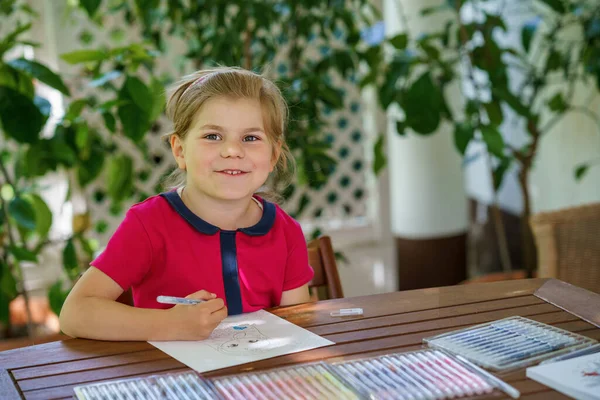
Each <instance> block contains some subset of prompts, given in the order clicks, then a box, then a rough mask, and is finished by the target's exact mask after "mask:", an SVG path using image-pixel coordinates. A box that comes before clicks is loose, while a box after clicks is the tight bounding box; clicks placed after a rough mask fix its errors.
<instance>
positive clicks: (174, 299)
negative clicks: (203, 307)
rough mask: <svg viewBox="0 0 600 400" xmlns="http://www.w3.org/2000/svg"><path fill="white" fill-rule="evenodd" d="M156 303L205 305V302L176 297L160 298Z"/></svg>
mask: <svg viewBox="0 0 600 400" xmlns="http://www.w3.org/2000/svg"><path fill="white" fill-rule="evenodd" d="M156 301H157V302H159V303H162V304H187V305H194V304H199V303H203V302H204V300H198V299H186V298H185V297H175V296H158V297H157V298H156Z"/></svg>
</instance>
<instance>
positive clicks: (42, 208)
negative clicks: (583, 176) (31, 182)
mask: <svg viewBox="0 0 600 400" xmlns="http://www.w3.org/2000/svg"><path fill="white" fill-rule="evenodd" d="M26 199H27V200H29V201H30V202H31V204H32V205H33V209H34V211H35V227H36V232H37V234H38V236H39V237H40V238H46V237H47V236H48V232H50V227H51V226H52V211H50V208H49V207H48V205H47V204H46V202H45V201H44V200H43V199H42V198H41V197H40V196H39V195H37V194H35V193H29V194H27V195H26Z"/></svg>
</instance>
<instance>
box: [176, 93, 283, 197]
mask: <svg viewBox="0 0 600 400" xmlns="http://www.w3.org/2000/svg"><path fill="white" fill-rule="evenodd" d="M171 148H172V151H173V155H174V156H175V159H176V161H177V165H178V166H179V168H182V169H185V170H186V171H187V185H188V186H193V187H194V189H195V190H196V191H199V192H202V193H204V194H205V195H207V196H209V197H212V198H214V199H219V200H241V199H245V198H249V197H250V196H252V194H254V193H255V192H256V190H257V189H258V188H260V187H261V186H262V185H263V184H264V183H265V181H266V180H267V178H268V176H269V173H270V172H271V171H273V168H274V166H275V164H276V162H277V159H278V157H279V153H280V146H279V145H277V144H274V143H271V141H270V140H269V138H268V136H267V133H266V132H265V127H264V123H263V114H262V107H261V104H260V101H259V100H256V99H244V98H241V99H231V98H228V97H217V98H214V99H211V100H208V101H207V102H205V103H204V104H203V106H202V107H201V109H200V110H199V112H198V114H197V115H196V117H195V119H194V121H193V122H192V125H191V126H190V128H189V131H188V133H187V136H186V137H185V139H184V140H183V141H182V140H180V139H179V137H177V136H176V135H173V136H172V137H171Z"/></svg>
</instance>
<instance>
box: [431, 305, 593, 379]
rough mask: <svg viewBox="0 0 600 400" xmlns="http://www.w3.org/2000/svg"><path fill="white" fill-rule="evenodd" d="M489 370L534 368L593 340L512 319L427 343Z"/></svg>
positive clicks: (469, 329) (523, 320)
mask: <svg viewBox="0 0 600 400" xmlns="http://www.w3.org/2000/svg"><path fill="white" fill-rule="evenodd" d="M425 341H426V342H427V343H428V345H430V346H432V347H438V348H442V349H445V350H447V351H450V352H452V353H455V354H461V355H463V356H464V357H466V358H468V359H470V360H472V361H474V362H475V363H477V364H479V365H481V366H484V367H486V368H490V369H494V370H498V371H501V370H507V369H512V368H517V367H521V366H525V365H528V364H531V363H533V362H535V361H537V360H539V359H541V358H545V357H548V356H550V355H551V354H555V353H556V352H559V351H561V350H566V349H568V348H573V349H574V348H576V347H577V346H588V345H589V344H590V343H591V339H589V338H586V337H583V336H580V335H577V334H573V333H571V332H568V331H565V330H562V329H558V328H555V327H552V326H550V325H546V324H542V323H539V322H536V321H532V320H529V319H527V318H522V317H512V318H508V319H504V320H500V321H496V322H493V323H488V324H483V325H481V326H476V327H473V328H468V329H465V330H461V331H456V332H451V333H447V334H442V335H439V336H436V337H433V338H428V339H425Z"/></svg>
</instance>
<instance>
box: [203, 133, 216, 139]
mask: <svg viewBox="0 0 600 400" xmlns="http://www.w3.org/2000/svg"><path fill="white" fill-rule="evenodd" d="M204 138H205V139H208V140H219V139H220V137H219V135H217V134H216V133H209V134H208V135H206V136H204Z"/></svg>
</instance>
